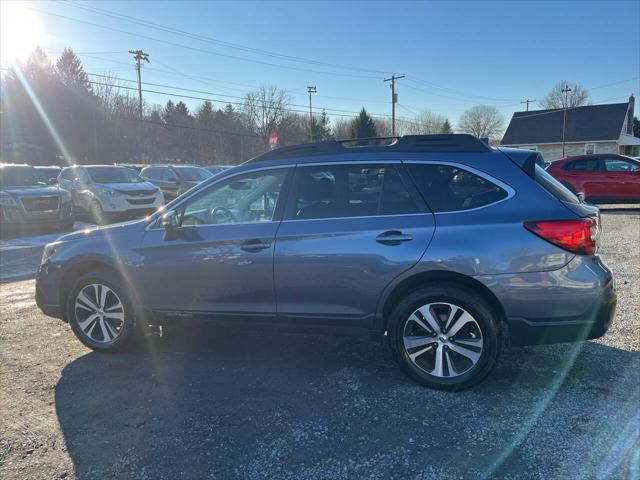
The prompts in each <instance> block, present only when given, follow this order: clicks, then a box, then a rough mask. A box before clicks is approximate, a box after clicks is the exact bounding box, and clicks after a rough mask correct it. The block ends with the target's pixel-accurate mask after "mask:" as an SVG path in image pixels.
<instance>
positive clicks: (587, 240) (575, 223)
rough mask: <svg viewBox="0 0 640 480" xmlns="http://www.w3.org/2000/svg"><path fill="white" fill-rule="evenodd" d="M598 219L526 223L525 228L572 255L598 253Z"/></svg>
mask: <svg viewBox="0 0 640 480" xmlns="http://www.w3.org/2000/svg"><path fill="white" fill-rule="evenodd" d="M598 223H599V222H598V220H597V219H596V218H579V219H576V220H541V221H535V222H524V228H526V229H527V230H529V231H530V232H532V233H535V234H536V235H538V236H539V237H540V238H543V239H544V240H546V241H547V242H550V243H553V244H554V245H557V246H558V247H560V248H564V249H565V250H568V251H570V252H572V253H579V254H584V255H589V254H592V253H595V252H596V248H597V241H598V236H599V233H600V227H599V224H598Z"/></svg>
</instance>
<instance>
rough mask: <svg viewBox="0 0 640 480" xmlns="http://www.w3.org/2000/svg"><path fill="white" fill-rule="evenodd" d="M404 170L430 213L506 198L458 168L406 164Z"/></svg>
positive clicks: (463, 208) (500, 190)
mask: <svg viewBox="0 0 640 480" xmlns="http://www.w3.org/2000/svg"><path fill="white" fill-rule="evenodd" d="M536 168H540V167H537V166H536ZM407 169H408V170H409V173H410V174H411V176H412V177H413V179H414V181H415V182H416V185H417V186H418V190H419V191H420V193H421V194H422V195H423V196H424V199H425V201H426V202H427V203H428V204H429V206H430V207H431V209H432V210H433V211H434V212H453V211H459V210H469V209H472V208H478V207H482V206H485V205H489V204H491V203H495V202H498V201H500V200H502V199H504V198H506V197H507V196H508V193H507V192H506V191H505V190H504V189H502V188H500V187H499V186H497V185H496V184H494V183H492V182H490V181H489V180H487V179H485V178H482V177H481V176H479V175H476V174H475V173H471V172H469V171H468V170H465V169H462V168H460V167H456V166H452V165H442V164H427V163H422V164H421V163H409V164H407Z"/></svg>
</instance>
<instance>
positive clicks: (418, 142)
mask: <svg viewBox="0 0 640 480" xmlns="http://www.w3.org/2000/svg"><path fill="white" fill-rule="evenodd" d="M490 151H492V149H491V147H489V146H488V145H487V144H486V143H485V142H483V141H482V140H480V139H478V138H477V137H474V136H473V135H468V134H461V133H454V134H447V135H405V136H403V137H373V138H358V139H347V140H327V141H323V142H316V143H303V144H299V145H290V146H286V147H280V148H276V149H273V150H270V151H268V152H265V153H263V154H261V155H258V156H257V157H255V158H252V159H251V160H249V161H248V162H264V161H269V160H277V159H282V158H290V157H306V156H313V155H335V154H341V153H349V152H357V153H367V152H452V153H486V152H490Z"/></svg>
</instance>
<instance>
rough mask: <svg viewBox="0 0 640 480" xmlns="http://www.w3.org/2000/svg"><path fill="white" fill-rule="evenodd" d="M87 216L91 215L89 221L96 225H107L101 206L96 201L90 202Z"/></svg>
mask: <svg viewBox="0 0 640 480" xmlns="http://www.w3.org/2000/svg"><path fill="white" fill-rule="evenodd" d="M89 214H90V215H91V220H93V223H95V224H96V225H104V224H105V223H107V218H106V214H105V213H104V210H103V209H102V205H100V202H98V201H97V200H92V201H91V205H90V206H89Z"/></svg>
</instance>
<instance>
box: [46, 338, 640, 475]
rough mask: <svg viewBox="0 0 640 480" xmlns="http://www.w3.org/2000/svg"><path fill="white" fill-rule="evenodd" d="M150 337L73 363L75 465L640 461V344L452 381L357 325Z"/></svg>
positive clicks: (463, 467) (565, 467)
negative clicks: (351, 334)
mask: <svg viewBox="0 0 640 480" xmlns="http://www.w3.org/2000/svg"><path fill="white" fill-rule="evenodd" d="M145 343H146V345H143V346H140V347H137V348H135V349H129V350H128V351H127V352H124V353H120V354H98V353H88V354H87V355H84V356H83V357H81V358H78V359H77V360H75V361H73V362H71V363H70V364H69V365H68V366H66V367H65V368H64V370H63V372H62V376H61V378H60V380H59V382H58V384H57V385H56V390H55V398H56V410H57V415H58V420H59V422H60V425H61V428H62V432H63V434H64V438H65V442H66V447H67V449H68V452H69V454H70V456H71V458H72V459H73V462H74V465H75V473H76V475H77V477H78V478H82V479H85V478H86V479H88V478H167V479H174V478H251V479H254V478H265V479H266V478H314V479H318V478H331V479H336V478H363V477H367V478H391V477H393V478H459V477H461V476H462V477H464V478H481V477H483V476H485V477H487V476H489V477H494V476H495V477H496V478H504V477H505V476H508V475H509V474H513V473H518V472H519V474H520V475H517V476H518V478H540V477H541V476H547V477H549V478H558V477H563V476H565V474H566V475H568V476H569V477H573V478H578V477H581V476H583V475H584V476H588V477H589V478H591V477H594V476H595V477H598V476H600V477H602V478H606V477H607V476H609V475H612V474H617V473H623V474H624V473H625V472H627V471H628V469H629V468H631V467H630V466H629V465H630V463H631V460H630V457H631V456H632V455H633V452H632V451H631V450H632V449H633V447H632V446H630V445H629V442H628V440H629V439H631V440H632V442H633V438H634V432H637V430H634V428H635V429H637V426H638V425H637V423H638V418H637V415H638V414H637V401H638V398H639V395H638V382H637V380H638V376H637V375H638V374H637V372H638V367H639V366H640V357H639V355H638V353H637V352H629V351H625V350H620V349H616V348H611V347H607V346H604V345H601V344H598V343H594V342H585V343H580V344H562V345H551V346H541V347H528V348H510V349H508V350H506V351H505V352H504V355H503V359H502V361H501V362H500V364H499V366H498V367H497V368H496V370H495V371H494V372H493V374H492V375H491V376H490V377H489V378H488V379H487V380H486V381H485V382H483V383H482V384H481V385H479V386H477V387H476V388H474V389H472V390H467V391H463V392H457V393H451V392H441V391H435V390H430V389H426V388H423V387H420V386H418V385H416V384H415V383H413V382H412V381H411V380H409V379H408V378H406V377H405V376H404V375H403V374H402V372H401V371H400V370H399V368H398V367H397V366H395V364H394V363H393V361H392V360H391V357H390V355H389V353H388V352H387V349H386V347H385V346H384V345H380V344H376V343H370V342H366V341H361V340H356V339H352V338H334V337H327V336H308V335H296V334H277V333H276V332H256V331H254V332H243V331H228V330H220V329H216V328H211V327H198V328H197V329H194V330H192V331H189V332H188V333H183V334H175V335H170V336H168V337H164V338H162V339H159V338H150V339H149V338H148V339H146V341H145ZM621 406H622V407H621ZM634 415H635V417H634ZM631 445H633V443H632V444H631ZM636 455H637V452H636ZM594 472H595V474H594Z"/></svg>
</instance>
